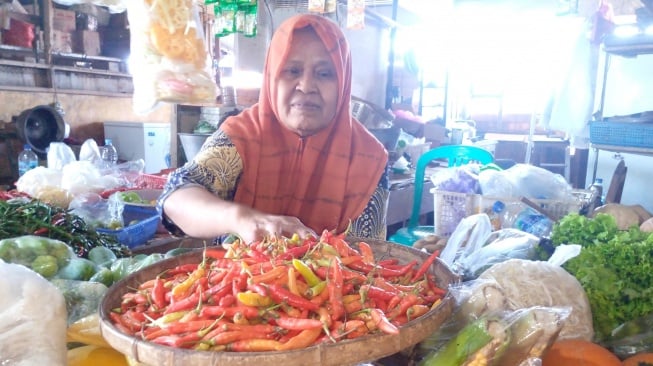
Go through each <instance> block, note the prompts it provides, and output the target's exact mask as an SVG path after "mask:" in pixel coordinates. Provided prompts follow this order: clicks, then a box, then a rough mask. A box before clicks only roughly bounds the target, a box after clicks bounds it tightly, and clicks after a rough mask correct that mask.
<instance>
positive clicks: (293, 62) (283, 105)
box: [276, 28, 339, 136]
mask: <svg viewBox="0 0 653 366" xmlns="http://www.w3.org/2000/svg"><path fill="white" fill-rule="evenodd" d="M276 88H277V100H276V103H277V111H278V113H279V119H280V120H281V123H282V124H283V125H284V126H286V127H287V128H289V129H290V130H292V131H294V132H295V133H296V134H298V135H300V136H310V135H313V134H315V133H317V132H319V131H321V130H322V129H324V128H325V127H327V126H328V125H329V124H330V123H331V122H332V121H333V120H334V117H335V115H336V108H337V105H338V90H339V88H338V75H337V73H336V68H335V66H334V64H333V62H332V61H331V57H330V56H329V53H328V52H327V50H326V48H325V47H324V45H323V44H322V42H321V41H320V39H319V38H318V36H317V34H316V33H315V31H314V30H313V29H312V28H304V29H300V30H296V31H295V33H294V36H293V44H292V45H291V47H290V51H289V52H288V57H287V59H286V62H285V63H284V64H283V65H281V70H280V72H279V76H278V78H277V80H276Z"/></svg>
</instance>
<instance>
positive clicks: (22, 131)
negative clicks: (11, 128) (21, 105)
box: [16, 105, 66, 159]
mask: <svg viewBox="0 0 653 366" xmlns="http://www.w3.org/2000/svg"><path fill="white" fill-rule="evenodd" d="M16 127H17V129H18V136H19V137H20V138H21V139H22V140H23V141H25V142H26V143H27V144H29V145H30V146H31V147H32V151H34V152H35V153H36V155H38V156H39V159H45V158H46V157H47V148H48V147H49V146H50V143H51V142H61V141H63V139H64V136H65V133H66V123H65V122H64V120H63V117H62V116H61V114H59V112H57V111H56V110H55V109H54V108H52V107H50V106H47V105H39V106H36V107H34V108H31V109H26V110H24V111H23V112H22V113H21V114H20V115H18V118H17V119H16Z"/></svg>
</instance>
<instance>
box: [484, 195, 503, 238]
mask: <svg viewBox="0 0 653 366" xmlns="http://www.w3.org/2000/svg"><path fill="white" fill-rule="evenodd" d="M505 208H506V204H505V203H503V202H501V201H496V202H494V204H492V207H491V208H490V210H489V212H488V213H487V215H488V217H489V218H490V224H492V231H497V230H500V229H501V227H502V222H501V221H502V220H501V216H502V214H503V210H504V209H505Z"/></svg>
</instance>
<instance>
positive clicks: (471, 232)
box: [440, 213, 492, 269]
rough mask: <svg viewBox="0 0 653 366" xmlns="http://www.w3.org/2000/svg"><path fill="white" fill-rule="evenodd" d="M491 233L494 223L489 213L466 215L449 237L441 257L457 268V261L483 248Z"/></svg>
mask: <svg viewBox="0 0 653 366" xmlns="http://www.w3.org/2000/svg"><path fill="white" fill-rule="evenodd" d="M491 233H492V224H491V223H490V218H489V217H488V215H486V214H484V213H481V214H476V215H472V216H468V217H465V218H464V219H463V220H462V221H460V223H459V224H458V226H456V230H454V232H453V233H452V234H451V237H449V240H448V241H447V245H446V246H445V247H444V249H443V250H442V253H440V259H442V260H443V261H444V262H445V263H446V264H447V265H449V266H450V267H451V268H452V269H455V263H456V262H457V261H458V260H459V259H460V258H465V257H467V256H468V255H470V254H471V253H473V252H475V251H477V250H478V249H479V248H481V247H482V246H483V245H484V244H485V241H486V240H487V238H489V237H490V234H491Z"/></svg>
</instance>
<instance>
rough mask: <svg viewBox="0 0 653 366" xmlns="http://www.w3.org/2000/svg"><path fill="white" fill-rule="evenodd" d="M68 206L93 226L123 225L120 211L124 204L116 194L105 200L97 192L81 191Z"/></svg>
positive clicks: (110, 227)
mask: <svg viewBox="0 0 653 366" xmlns="http://www.w3.org/2000/svg"><path fill="white" fill-rule="evenodd" d="M69 208H70V210H71V212H72V213H73V214H75V215H77V216H79V217H81V218H82V219H84V222H86V224H87V225H89V226H90V227H93V228H109V229H117V228H121V227H123V226H124V222H123V219H122V212H123V210H124V208H125V204H124V202H122V201H121V200H120V199H119V198H118V196H116V195H112V196H110V197H109V199H107V200H105V199H103V198H102V197H101V196H100V195H99V194H97V193H92V192H87V193H83V194H80V195H77V196H75V198H74V199H73V200H72V201H71V202H70V207H69Z"/></svg>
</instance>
